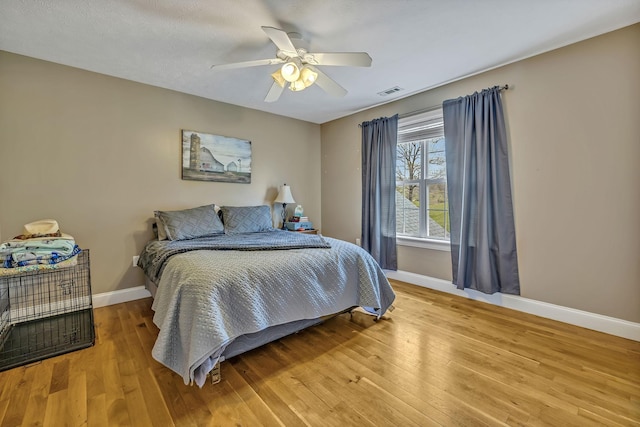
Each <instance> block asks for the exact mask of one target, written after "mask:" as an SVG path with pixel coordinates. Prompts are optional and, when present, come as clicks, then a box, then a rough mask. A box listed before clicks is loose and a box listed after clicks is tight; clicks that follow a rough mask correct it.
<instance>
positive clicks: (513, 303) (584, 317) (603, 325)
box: [385, 270, 640, 341]
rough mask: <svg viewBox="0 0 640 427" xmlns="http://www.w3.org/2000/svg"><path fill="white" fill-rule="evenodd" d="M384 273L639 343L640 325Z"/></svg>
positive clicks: (429, 279)
mask: <svg viewBox="0 0 640 427" xmlns="http://www.w3.org/2000/svg"><path fill="white" fill-rule="evenodd" d="M385 274H386V275H387V277H388V278H389V279H395V280H399V281H401V282H407V283H411V284H413V285H418V286H422V287H425V288H429V289H434V290H437V291H441V292H446V293H449V294H453V295H458V296H461V297H465V298H470V299H474V300H478V301H483V302H486V303H489V304H493V305H497V306H500V307H506V308H510V309H513V310H518V311H522V312H525V313H529V314H535V315H536V316H540V317H544V318H547V319H553V320H558V321H560V322H564V323H569V324H571V325H576V326H581V327H583V328H587V329H593V330H595V331H599V332H604V333H607V334H611V335H616V336H618V337H622V338H628V339H630V340H634V341H640V323H634V322H629V321H627V320H622V319H617V318H615V317H609V316H603V315H601V314H596V313H590V312H588V311H582V310H576V309H574V308H569V307H563V306H560V305H555V304H549V303H546V302H542V301H536V300H532V299H528V298H523V297H520V296H517V295H507V294H500V293H495V294H493V295H487V294H483V293H482V292H478V291H475V290H473V289H465V290H460V289H458V288H456V286H455V285H454V284H453V283H451V282H448V281H446V280H442V279H436V278H434V277H429V276H423V275H421V274H416V273H410V272H408V271H390V270H385Z"/></svg>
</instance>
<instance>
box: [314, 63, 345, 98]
mask: <svg viewBox="0 0 640 427" xmlns="http://www.w3.org/2000/svg"><path fill="white" fill-rule="evenodd" d="M313 71H315V72H316V73H318V78H317V79H316V81H315V84H316V85H318V86H320V88H321V89H322V90H324V91H325V92H327V93H328V94H330V95H333V96H337V97H343V96H345V95H346V94H347V90H346V89H345V88H343V87H342V86H340V85H339V84H338V83H336V81H335V80H333V79H332V78H331V77H329V76H327V75H326V74H325V73H323V72H322V71H320V70H318V69H317V68H315V67H314V68H313Z"/></svg>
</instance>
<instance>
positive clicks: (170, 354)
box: [138, 206, 395, 387]
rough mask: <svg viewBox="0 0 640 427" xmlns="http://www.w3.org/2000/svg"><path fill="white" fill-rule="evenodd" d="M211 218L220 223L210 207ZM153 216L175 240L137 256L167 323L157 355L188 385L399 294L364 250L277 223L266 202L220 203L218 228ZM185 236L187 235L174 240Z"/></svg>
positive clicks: (377, 310)
mask: <svg viewBox="0 0 640 427" xmlns="http://www.w3.org/2000/svg"><path fill="white" fill-rule="evenodd" d="M201 208H205V207H201ZM208 208H209V209H212V208H211V207H208ZM256 208H259V209H256ZM198 209H200V208H198ZM267 210H268V211H267ZM247 211H248V212H250V213H254V214H255V211H260V215H259V216H260V217H261V218H262V219H261V220H260V221H258V222H259V223H260V224H263V226H256V225H255V222H256V219H255V215H253V219H251V220H250V221H248V222H249V226H248V227H247V224H246V223H247V220H246V219H242V220H241V221H240V220H239V219H238V218H237V216H238V215H239V214H242V215H241V216H242V217H243V218H244V217H245V216H246V214H247ZM206 216H207V221H214V222H215V219H212V218H209V216H210V212H207V214H206ZM215 216H216V217H217V216H218V215H217V214H216V215H215ZM249 216H251V215H249ZM156 217H157V220H158V225H159V227H162V228H164V231H165V232H168V234H169V236H168V237H169V239H166V240H152V241H150V242H148V243H147V244H146V245H145V247H144V249H143V251H142V253H141V254H140V259H139V262H138V265H139V266H140V267H141V268H142V269H143V270H144V273H145V276H146V279H147V281H148V283H149V287H150V290H151V291H152V294H153V295H154V300H153V305H152V308H153V310H154V311H155V313H154V318H153V321H154V323H155V324H156V325H157V326H158V328H159V329H160V331H159V333H158V337H157V339H156V342H155V345H154V347H153V351H152V355H153V357H154V358H155V359H156V360H157V361H159V362H160V363H162V364H163V365H165V366H167V367H168V368H170V369H171V370H173V371H174V372H176V373H178V374H179V375H181V376H182V378H183V380H184V382H185V384H189V383H194V382H195V383H196V384H197V385H198V386H200V387H202V385H203V384H204V382H205V380H206V376H207V374H208V373H209V372H210V371H211V370H212V369H213V368H214V367H215V366H216V365H217V364H218V363H219V362H221V361H223V360H225V359H228V358H230V357H233V356H235V355H238V354H241V353H243V352H245V351H248V350H251V349H253V348H256V347H258V346H260V345H263V344H265V343H267V342H270V341H273V340H275V339H278V338H281V337H283V336H285V335H288V334H291V333H294V332H297V331H299V330H301V329H304V328H306V327H309V326H311V325H315V324H317V323H319V322H321V321H322V320H323V319H325V318H326V317H327V316H331V315H335V314H337V313H341V312H345V311H347V310H350V309H352V308H354V307H362V308H363V309H364V310H366V311H367V312H369V313H371V314H372V315H374V316H376V317H380V316H382V315H383V314H384V313H385V312H386V311H387V309H389V308H390V307H391V304H392V303H393V301H394V299H395V294H394V292H393V290H392V288H391V286H390V285H389V282H388V280H387V279H386V277H385V275H384V273H383V271H382V270H381V269H380V267H379V266H378V264H377V263H376V262H375V260H374V259H373V258H372V257H371V256H370V255H369V254H368V253H367V252H366V251H364V250H363V249H362V248H360V247H359V246H356V245H354V244H351V243H348V242H344V241H341V240H337V239H331V238H328V237H324V236H322V235H312V234H303V233H295V232H289V231H283V230H277V229H273V228H272V227H271V212H270V209H269V207H268V206H263V207H227V208H225V207H222V217H223V218H224V225H222V224H216V226H215V232H212V231H211V229H210V227H209V229H208V230H207V231H204V232H203V231H197V232H195V233H191V234H190V233H186V234H184V233H183V234H182V235H180V234H179V232H183V231H184V230H183V229H184V226H180V225H179V223H180V222H181V221H184V218H181V219H179V220H178V221H172V218H171V217H167V216H165V217H164V218H163V217H162V216H161V215H156ZM266 218H268V223H267V222H266ZM238 221H240V222H242V221H244V226H242V227H238V225H239V223H238ZM192 222H196V223H197V222H199V221H192ZM167 224H169V225H167ZM172 226H177V227H178V228H180V227H182V229H180V230H179V232H177V231H176V230H172V229H171V227H172ZM203 233H204V235H203ZM192 234H195V235H196V237H192ZM184 235H187V236H188V237H189V238H179V239H178V238H176V237H184ZM172 238H173V239H172Z"/></svg>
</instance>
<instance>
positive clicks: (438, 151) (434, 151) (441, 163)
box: [427, 138, 447, 179]
mask: <svg viewBox="0 0 640 427" xmlns="http://www.w3.org/2000/svg"><path fill="white" fill-rule="evenodd" d="M427 147H428V148H427V150H428V156H429V161H428V169H427V170H428V171H427V179H445V178H446V177H447V169H446V166H447V165H446V162H445V152H444V138H433V139H430V140H429V141H428V142H427Z"/></svg>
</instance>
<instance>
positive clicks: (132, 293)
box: [93, 286, 151, 308]
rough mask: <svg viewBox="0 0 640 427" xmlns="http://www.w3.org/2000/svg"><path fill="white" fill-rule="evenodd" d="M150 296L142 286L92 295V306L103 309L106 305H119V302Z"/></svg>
mask: <svg viewBox="0 0 640 427" xmlns="http://www.w3.org/2000/svg"><path fill="white" fill-rule="evenodd" d="M150 296H151V294H150V293H149V291H148V290H146V289H145V288H144V286H136V287H135V288H128V289H120V290H118V291H111V292H104V293H101V294H95V295H93V306H94V307H95V308H97V307H104V306H107V305H113V304H120V303H121V302H127V301H134V300H137V299H142V298H148V297H150Z"/></svg>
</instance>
